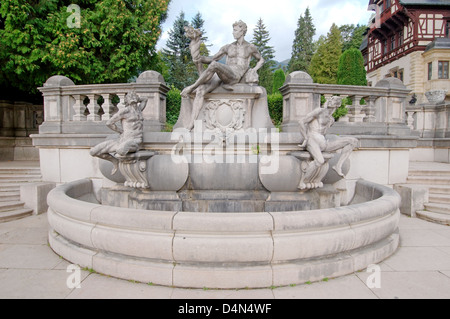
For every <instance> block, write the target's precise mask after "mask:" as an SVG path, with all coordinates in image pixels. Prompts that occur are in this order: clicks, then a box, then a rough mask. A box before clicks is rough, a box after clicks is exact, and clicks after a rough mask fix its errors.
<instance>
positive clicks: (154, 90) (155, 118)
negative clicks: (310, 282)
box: [118, 71, 170, 132]
mask: <svg viewBox="0 0 450 319" xmlns="http://www.w3.org/2000/svg"><path fill="white" fill-rule="evenodd" d="M133 87H134V89H135V90H136V93H137V94H138V95H139V96H140V97H147V98H148V102H147V107H146V108H145V110H144V111H143V112H142V114H143V115H144V128H145V130H146V131H157V132H158V131H160V130H161V129H162V128H164V126H165V123H166V96H167V92H169V90H170V89H169V87H167V86H166V82H165V81H164V78H163V76H162V75H161V74H159V73H158V72H156V71H145V72H143V73H142V74H141V75H140V76H139V77H138V78H137V80H136V84H134V85H133ZM120 98H121V102H122V97H120ZM118 107H119V108H120V106H118Z"/></svg>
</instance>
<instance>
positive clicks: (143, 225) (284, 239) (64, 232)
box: [48, 179, 400, 289]
mask: <svg viewBox="0 0 450 319" xmlns="http://www.w3.org/2000/svg"><path fill="white" fill-rule="evenodd" d="M93 194H94V188H93V184H92V181H91V180H89V179H85V180H79V181H75V182H72V183H68V184H65V185H62V186H59V187H57V188H55V189H54V190H53V191H52V192H51V193H50V194H49V196H48V203H49V210H48V220H49V224H50V226H51V229H50V232H49V243H50V246H51V247H52V249H53V250H54V251H55V252H56V253H57V254H59V255H60V256H62V257H63V258H65V259H67V260H68V261H70V262H72V263H75V264H78V265H80V266H81V267H88V268H92V269H94V270H95V271H97V272H99V273H102V274H105V275H110V276H113V277H118V278H122V279H127V280H135V281H139V282H145V283H150V282H151V283H153V284H158V285H165V286H173V287H189V288H204V287H208V288H223V289H231V288H246V287H247V288H263V287H271V286H285V285H290V284H301V283H305V282H308V281H317V280H321V279H323V278H333V277H337V276H342V275H347V274H351V273H354V272H356V271H358V270H362V269H365V268H367V266H369V265H371V264H375V263H379V262H381V261H382V260H384V259H385V258H387V257H388V256H390V255H391V254H393V253H394V252H395V250H396V249H397V247H398V243H399V235H398V221H399V214H400V213H399V209H398V208H399V205H400V196H399V195H398V194H397V193H396V192H395V191H393V190H392V189H390V188H387V187H384V186H381V185H377V184H374V183H370V182H367V181H358V182H357V183H356V189H355V196H354V199H353V201H352V203H351V204H350V205H348V206H344V207H338V208H330V209H321V210H310V211H291V212H261V213H190V212H176V211H150V210H137V209H128V208H127V209H126V208H119V207H111V206H104V205H101V204H100V203H98V202H97V201H96V200H95V196H94V195H93Z"/></svg>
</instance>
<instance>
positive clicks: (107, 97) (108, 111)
mask: <svg viewBox="0 0 450 319" xmlns="http://www.w3.org/2000/svg"><path fill="white" fill-rule="evenodd" d="M102 96H103V100H104V101H105V102H104V103H103V105H102V108H103V112H104V114H103V115H102V121H107V120H109V119H110V118H111V116H112V112H113V108H114V105H113V104H112V95H111V94H109V93H107V94H103V95H102Z"/></svg>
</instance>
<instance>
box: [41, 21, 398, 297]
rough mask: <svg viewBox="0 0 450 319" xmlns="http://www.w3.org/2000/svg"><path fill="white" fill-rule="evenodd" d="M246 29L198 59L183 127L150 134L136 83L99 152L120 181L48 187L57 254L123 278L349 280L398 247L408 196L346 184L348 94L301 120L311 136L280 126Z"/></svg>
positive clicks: (258, 282)
mask: <svg viewBox="0 0 450 319" xmlns="http://www.w3.org/2000/svg"><path fill="white" fill-rule="evenodd" d="M245 32H246V25H245V24H244V23H243V22H241V21H240V22H237V23H235V24H234V25H233V35H234V37H235V39H236V42H233V43H231V44H229V45H226V46H224V47H223V48H222V49H221V50H220V51H219V52H218V53H217V54H216V55H215V56H213V57H202V56H196V55H195V54H193V57H194V62H195V63H196V64H197V65H198V64H202V65H207V66H208V67H207V68H203V69H202V68H199V73H200V76H199V79H198V80H197V81H196V83H194V84H193V85H192V86H190V87H188V88H186V89H185V90H184V91H183V92H182V106H181V113H180V117H179V121H178V123H177V125H176V126H175V129H174V131H173V132H171V133H163V132H145V131H144V123H145V122H144V116H143V115H142V114H143V111H144V109H145V108H146V107H148V104H149V101H148V98H142V97H140V96H139V94H137V93H136V91H134V90H130V91H129V93H128V94H127V95H126V96H125V99H124V102H125V103H124V107H123V108H122V109H121V110H120V111H118V112H117V113H115V114H114V115H113V116H111V118H110V119H109V120H108V121H107V122H106V125H107V126H108V127H109V128H110V129H112V130H113V131H115V132H116V133H117V134H116V135H112V136H111V137H110V138H108V139H107V140H105V141H104V142H101V143H99V144H98V145H96V146H95V147H93V148H92V149H91V155H92V156H94V157H98V158H100V160H99V169H100V171H101V172H102V174H103V175H104V177H105V179H106V180H108V181H110V183H109V186H103V187H96V185H94V183H93V181H92V180H91V179H83V180H78V181H74V182H70V183H66V184H64V185H62V186H59V187H58V188H56V189H55V190H53V191H52V192H51V193H50V194H49V197H48V203H49V207H50V208H49V211H48V218H49V222H50V225H51V228H52V229H51V231H50V235H49V242H50V245H51V247H52V249H53V250H54V251H55V252H57V253H58V254H60V255H61V256H63V257H64V258H66V259H68V260H69V261H71V262H73V263H77V264H79V265H80V266H83V267H89V268H93V269H94V270H96V271H98V272H100V273H103V274H107V275H111V276H114V277H119V278H123V279H131V280H136V281H141V282H152V283H154V284H159V285H167V286H177V287H194V288H203V287H209V288H245V287H250V288H258V287H269V286H282V285H289V284H298V283H303V282H306V281H314V280H320V279H322V278H325V277H328V278H331V277H336V276H341V275H345V274H349V273H352V272H355V271H358V270H361V269H364V268H366V267H367V266H368V265H370V264H373V263H378V262H380V261H382V260H383V259H385V258H386V257H388V256H390V255H391V254H392V253H393V252H394V251H395V250H396V248H397V246H398V242H399V236H398V228H397V226H398V219H399V209H398V208H399V205H400V197H399V196H398V194H397V193H395V192H394V191H393V190H392V189H390V188H387V187H384V186H381V185H378V184H374V183H371V182H367V181H363V180H360V181H357V182H356V185H354V189H353V190H352V191H350V190H349V189H347V187H346V183H345V174H346V172H348V170H349V161H348V158H349V156H350V154H351V152H352V151H353V149H354V148H355V147H358V140H357V139H355V138H353V137H345V136H330V135H327V134H326V133H327V130H328V129H329V128H330V127H331V126H332V125H333V124H334V119H333V117H332V113H333V112H334V110H335V108H336V107H337V106H338V105H340V99H339V98H336V97H333V98H329V99H328V101H327V102H326V103H325V105H324V106H320V105H316V106H315V107H314V109H313V110H312V111H311V112H308V113H307V114H306V115H305V116H303V117H302V120H300V121H299V123H298V125H299V127H300V132H301V134H299V133H297V132H287V133H280V132H279V131H278V130H277V129H275V128H274V127H273V125H272V122H271V120H270V116H269V112H268V106H267V94H266V91H265V89H264V88H262V87H260V86H258V85H257V81H258V79H257V72H256V71H257V70H258V68H259V67H261V65H262V64H263V63H264V60H263V59H262V57H261V55H260V54H259V52H258V51H257V50H256V48H255V47H254V46H253V45H251V44H250V43H248V42H246V41H245V39H244V36H245ZM193 41H196V40H195V39H193ZM192 47H195V43H194V45H193V46H192ZM224 56H226V58H227V62H226V64H221V63H218V62H217V61H218V60H220V59H221V58H222V57H224ZM251 58H255V59H256V60H257V64H256V67H255V68H253V69H251V68H249V61H250V59H251ZM339 181H340V183H337V182H339ZM336 183H337V184H339V185H343V186H341V187H340V188H336V186H335V185H337V184H336ZM349 194H351V196H349Z"/></svg>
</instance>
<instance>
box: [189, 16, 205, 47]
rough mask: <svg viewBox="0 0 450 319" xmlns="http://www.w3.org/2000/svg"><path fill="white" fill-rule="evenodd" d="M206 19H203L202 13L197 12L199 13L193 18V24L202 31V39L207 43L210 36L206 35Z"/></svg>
mask: <svg viewBox="0 0 450 319" xmlns="http://www.w3.org/2000/svg"><path fill="white" fill-rule="evenodd" d="M204 24H205V20H203V17H202V14H201V13H200V12H197V14H196V15H195V16H194V17H193V18H192V21H191V25H192V27H193V28H194V29H198V30H200V31H201V32H202V38H201V39H202V41H203V42H204V43H205V44H206V42H208V37H207V36H206V31H205V28H204V27H203V26H204Z"/></svg>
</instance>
